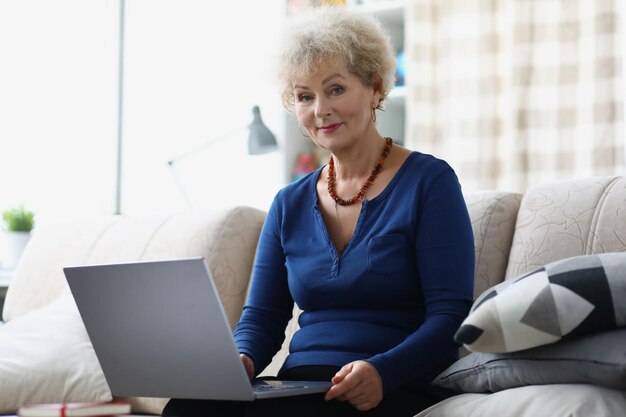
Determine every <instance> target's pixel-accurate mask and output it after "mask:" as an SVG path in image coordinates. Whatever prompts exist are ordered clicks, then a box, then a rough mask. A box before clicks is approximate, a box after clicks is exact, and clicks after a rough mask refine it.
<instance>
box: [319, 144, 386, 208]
mask: <svg viewBox="0 0 626 417" xmlns="http://www.w3.org/2000/svg"><path fill="white" fill-rule="evenodd" d="M392 145H393V140H392V139H391V138H385V147H384V148H383V152H382V154H381V155H380V161H378V163H377V164H376V166H375V167H374V169H373V170H372V173H371V174H370V176H369V178H368V179H367V180H366V181H365V183H364V184H363V186H362V187H361V189H360V190H359V192H358V193H356V194H355V195H354V196H352V197H350V198H349V199H347V200H344V199H343V198H341V197H339V196H338V195H337V191H336V186H337V178H336V177H335V160H334V159H333V156H332V155H331V156H330V158H329V160H328V195H330V198H332V199H333V201H334V202H335V204H339V205H340V206H350V205H352V204H354V203H356V202H357V200H363V199H364V198H365V194H367V190H368V189H369V187H371V186H372V183H373V182H374V180H375V179H376V177H377V176H378V173H379V172H380V171H381V170H382V169H383V163H384V162H385V159H387V155H389V152H390V151H391V146H392Z"/></svg>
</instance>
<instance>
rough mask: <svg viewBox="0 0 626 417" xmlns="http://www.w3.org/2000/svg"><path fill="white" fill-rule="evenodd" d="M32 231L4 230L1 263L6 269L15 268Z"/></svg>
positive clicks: (0, 255) (0, 253) (1, 236)
mask: <svg viewBox="0 0 626 417" xmlns="http://www.w3.org/2000/svg"><path fill="white" fill-rule="evenodd" d="M30 235H31V234H30V232H2V234H1V235H0V238H1V241H2V245H1V246H0V264H2V267H3V268H5V269H14V268H15V266H16V265H17V262H18V261H19V260H20V257H21V256H22V252H24V248H25V247H26V245H27V244H28V241H29V240H30Z"/></svg>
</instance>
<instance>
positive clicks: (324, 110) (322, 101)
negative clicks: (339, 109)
mask: <svg viewBox="0 0 626 417" xmlns="http://www.w3.org/2000/svg"><path fill="white" fill-rule="evenodd" d="M329 114H330V104H329V102H328V100H327V99H326V98H325V97H318V98H317V100H316V101H315V116H316V117H324V116H328V115H329Z"/></svg>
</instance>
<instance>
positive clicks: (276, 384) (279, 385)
mask: <svg viewBox="0 0 626 417" xmlns="http://www.w3.org/2000/svg"><path fill="white" fill-rule="evenodd" d="M298 388H306V385H301V384H290V383H289V382H283V381H261V382H257V383H256V384H254V389H255V390H256V391H285V390H290V389H298Z"/></svg>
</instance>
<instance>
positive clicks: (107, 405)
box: [17, 401, 130, 417]
mask: <svg viewBox="0 0 626 417" xmlns="http://www.w3.org/2000/svg"><path fill="white" fill-rule="evenodd" d="M129 413H130V403H127V402H121V401H120V402H92V403H67V404H36V405H25V406H22V407H20V408H19V409H18V410H17V415H18V416H20V417H95V416H111V415H115V414H129Z"/></svg>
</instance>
